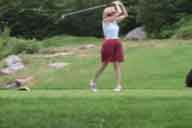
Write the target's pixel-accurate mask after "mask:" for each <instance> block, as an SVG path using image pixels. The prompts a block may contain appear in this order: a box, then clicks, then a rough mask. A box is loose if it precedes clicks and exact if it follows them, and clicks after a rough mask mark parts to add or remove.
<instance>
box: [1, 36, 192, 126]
mask: <svg viewBox="0 0 192 128" xmlns="http://www.w3.org/2000/svg"><path fill="white" fill-rule="evenodd" d="M57 38H58V37H57ZM48 40H53V39H48ZM64 40H65V38H63V39H62V38H61V39H59V38H58V39H57V41H56V42H57V43H56V44H55V46H54V42H53V41H50V44H51V45H48V47H60V48H61V47H64V48H66V49H70V48H71V47H73V48H78V47H79V46H80V45H82V44H90V43H86V38H84V39H82V38H80V39H78V38H75V39H74V40H75V41H74V40H73V41H74V42H76V43H72V42H73V41H71V43H65V41H64ZM78 40H79V41H80V43H78ZM83 40H84V41H83ZM88 40H90V42H93V44H96V45H97V46H98V48H96V49H89V50H80V51H76V54H75V55H72V56H65V57H55V58H51V59H46V58H38V57H37V56H38V55H21V56H22V57H23V58H24V60H25V62H26V63H27V68H26V69H25V70H24V71H21V72H19V73H17V74H16V75H33V76H34V77H35V79H36V81H37V82H36V85H35V86H34V87H33V88H32V92H19V91H14V90H11V91H10V90H9V91H6V90H2V91H0V104H1V109H0V116H1V118H0V128H13V127H15V128H34V127H39V128H53V127H55V128H191V127H192V123H191V120H192V111H191V108H192V102H191V99H192V93H191V91H192V90H191V89H187V88H185V86H184V79H185V75H186V73H187V72H188V71H189V69H190V68H191V63H192V59H191V55H192V50H191V49H192V42H191V41H190V40H189V41H183V40H162V41H159V40H150V41H142V42H125V53H126V61H125V62H124V63H123V65H122V69H123V71H122V72H123V83H124V88H125V90H124V91H123V92H121V93H115V92H112V88H113V87H114V86H115V79H114V78H115V77H114V73H113V72H114V71H113V67H112V66H111V65H110V66H109V67H108V68H107V70H106V71H105V72H104V74H103V75H102V77H101V79H100V80H99V81H98V88H99V91H98V92H97V93H91V92H90V91H89V90H88V82H89V80H90V79H91V78H92V77H93V75H94V73H95V71H96V68H97V67H98V65H99V63H100V60H99V46H100V41H101V40H99V39H88ZM69 42H70V41H69ZM50 62H67V63H70V65H69V66H67V67H65V68H64V69H59V70H55V69H50V68H49V67H48V66H47V64H48V63H50ZM0 79H2V80H3V79H5V78H3V77H1V78H0ZM2 80H1V81H2Z"/></svg>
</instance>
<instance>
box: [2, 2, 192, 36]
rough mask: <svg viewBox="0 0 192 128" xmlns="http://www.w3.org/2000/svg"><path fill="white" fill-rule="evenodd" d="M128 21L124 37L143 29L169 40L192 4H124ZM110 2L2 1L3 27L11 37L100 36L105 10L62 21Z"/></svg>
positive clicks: (124, 23) (191, 11) (123, 24)
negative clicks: (127, 33) (130, 32)
mask: <svg viewBox="0 0 192 128" xmlns="http://www.w3.org/2000/svg"><path fill="white" fill-rule="evenodd" d="M122 1H123V2H124V3H125V5H126V7H127V9H128V12H129V18H127V20H126V21H125V22H123V23H122V24H121V26H122V30H123V31H122V34H124V33H126V32H128V31H129V30H131V29H133V28H135V27H137V26H140V25H143V26H144V27H145V29H146V31H147V33H148V35H149V37H155V38H157V37H158V38H167V37H170V36H171V35H173V34H174V31H175V29H176V28H177V27H178V26H177V22H179V21H180V20H181V19H182V18H184V17H187V16H189V15H191V13H192V2H191V0H122ZM109 2H111V0H31V1H29V0H0V27H1V30H2V31H3V28H5V27H6V26H7V27H9V28H10V31H11V36H16V37H25V38H38V39H43V38H46V37H50V36H54V35H59V34H71V35H78V36H101V35H102V31H101V20H102V9H97V10H94V11H90V12H86V13H82V14H78V15H73V16H70V17H67V18H64V19H60V16H61V15H62V14H65V13H67V12H71V11H74V10H79V9H84V8H88V7H92V6H95V5H100V4H104V3H109Z"/></svg>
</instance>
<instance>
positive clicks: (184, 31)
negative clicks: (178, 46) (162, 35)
mask: <svg viewBox="0 0 192 128" xmlns="http://www.w3.org/2000/svg"><path fill="white" fill-rule="evenodd" d="M177 26H179V27H178V29H177V30H176V32H175V34H174V36H173V38H177V39H192V16H186V17H184V18H182V19H181V20H180V21H179V22H178V23H177Z"/></svg>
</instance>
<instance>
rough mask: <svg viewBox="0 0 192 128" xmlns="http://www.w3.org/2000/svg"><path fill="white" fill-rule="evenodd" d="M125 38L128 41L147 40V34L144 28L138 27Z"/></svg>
mask: <svg viewBox="0 0 192 128" xmlns="http://www.w3.org/2000/svg"><path fill="white" fill-rule="evenodd" d="M125 38H126V39H128V40H144V39H146V38H147V34H146V32H145V30H144V27H137V28H135V29H133V30H132V31H130V32H129V33H128V34H127V35H126V37H125Z"/></svg>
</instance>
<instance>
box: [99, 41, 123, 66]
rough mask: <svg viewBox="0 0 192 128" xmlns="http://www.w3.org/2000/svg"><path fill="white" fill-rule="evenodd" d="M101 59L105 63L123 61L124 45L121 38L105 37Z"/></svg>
mask: <svg viewBox="0 0 192 128" xmlns="http://www.w3.org/2000/svg"><path fill="white" fill-rule="evenodd" d="M101 61H102V62H104V63H110V62H111V63H113V62H123V61H124V55H123V47H122V44H121V42H120V40H119V39H105V40H104V42H103V44H102V48H101Z"/></svg>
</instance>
